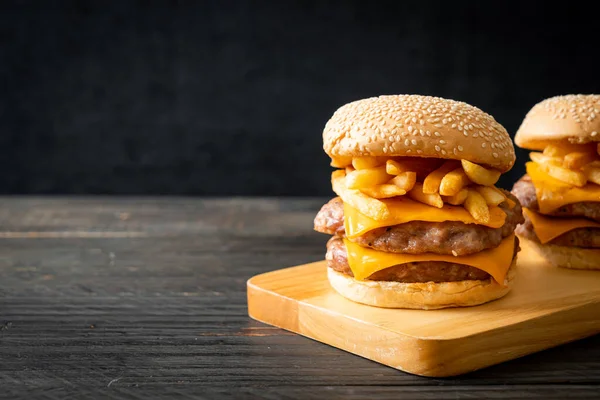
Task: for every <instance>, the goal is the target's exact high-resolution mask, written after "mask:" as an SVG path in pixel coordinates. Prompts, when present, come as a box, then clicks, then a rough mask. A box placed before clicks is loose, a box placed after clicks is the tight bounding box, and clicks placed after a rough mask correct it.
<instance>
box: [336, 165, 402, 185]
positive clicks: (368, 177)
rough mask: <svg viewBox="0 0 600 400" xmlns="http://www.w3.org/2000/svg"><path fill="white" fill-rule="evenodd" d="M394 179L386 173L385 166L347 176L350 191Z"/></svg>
mask: <svg viewBox="0 0 600 400" xmlns="http://www.w3.org/2000/svg"><path fill="white" fill-rule="evenodd" d="M391 178H392V177H391V176H390V175H388V174H387V173H386V172H385V165H382V166H381V167H375V168H367V169H357V170H354V171H352V172H350V173H349V174H348V175H346V186H347V187H348V189H362V188H366V187H371V186H375V185H381V184H382V183H386V182H387V181H389V180H390V179H391Z"/></svg>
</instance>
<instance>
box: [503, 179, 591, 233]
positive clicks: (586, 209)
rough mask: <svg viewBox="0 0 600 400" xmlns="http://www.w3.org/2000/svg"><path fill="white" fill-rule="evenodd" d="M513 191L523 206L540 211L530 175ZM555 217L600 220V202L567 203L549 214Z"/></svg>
mask: <svg viewBox="0 0 600 400" xmlns="http://www.w3.org/2000/svg"><path fill="white" fill-rule="evenodd" d="M512 193H513V194H514V195H515V196H516V197H517V198H518V199H519V201H520V202H521V205H522V206H523V207H527V208H531V209H532V210H536V211H539V205H538V201H537V197H536V195H535V187H534V186H533V182H532V181H531V178H530V177H529V175H524V176H523V177H522V178H521V179H519V180H518V181H517V182H516V183H515V184H514V186H513V189H512ZM547 215H552V216H555V217H585V218H589V219H593V220H594V221H598V222H600V202H593V201H583V202H581V203H573V204H565V205H564V206H562V207H560V208H558V209H556V210H554V211H553V212H551V213H549V214H547Z"/></svg>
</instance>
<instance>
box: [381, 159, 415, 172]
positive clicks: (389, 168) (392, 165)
mask: <svg viewBox="0 0 600 400" xmlns="http://www.w3.org/2000/svg"><path fill="white" fill-rule="evenodd" d="M410 167H411V166H410V165H409V164H408V163H402V162H399V161H395V160H387V161H386V163H385V170H386V172H387V173H388V174H390V175H399V174H401V173H403V172H406V171H410Z"/></svg>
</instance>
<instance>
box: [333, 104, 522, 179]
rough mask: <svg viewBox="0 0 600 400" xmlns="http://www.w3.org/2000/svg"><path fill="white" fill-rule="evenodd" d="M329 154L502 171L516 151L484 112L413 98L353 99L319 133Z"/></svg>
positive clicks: (499, 128) (512, 160) (510, 162)
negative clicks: (442, 162) (464, 162)
mask: <svg viewBox="0 0 600 400" xmlns="http://www.w3.org/2000/svg"><path fill="white" fill-rule="evenodd" d="M323 149H324V150H325V152H326V153H327V154H328V155H329V156H338V157H339V156H342V157H360V156H408V157H427V158H443V159H455V160H461V159H467V160H469V161H472V162H474V163H477V164H482V165H485V166H488V167H493V168H496V169H498V170H500V171H502V172H506V171H508V170H509V169H511V168H512V166H513V164H514V163H515V149H514V147H513V143H512V141H511V139H510V136H509V135H508V133H507V132H506V129H504V127H503V126H502V125H500V124H499V123H498V122H496V120H495V119H494V118H493V117H492V116H491V115H489V114H486V113H484V112H483V111H481V110H480V109H479V108H477V107H473V106H471V105H469V104H467V103H463V102H460V101H454V100H447V99H442V98H440V97H430V96H418V95H393V96H380V97H372V98H369V99H364V100H358V101H354V102H352V103H349V104H346V105H344V106H342V107H340V108H339V109H338V110H337V111H336V112H335V113H334V114H333V116H332V117H331V119H330V120H329V122H327V125H325V129H324V131H323Z"/></svg>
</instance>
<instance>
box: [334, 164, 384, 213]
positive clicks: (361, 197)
mask: <svg viewBox="0 0 600 400" xmlns="http://www.w3.org/2000/svg"><path fill="white" fill-rule="evenodd" d="M345 180H346V176H345V172H344V170H337V171H333V173H332V174H331V186H333V191H334V192H335V193H336V194H337V195H338V196H340V197H341V199H342V200H343V201H344V203H348V204H349V205H350V206H352V207H354V208H356V209H357V210H358V211H359V212H360V213H362V214H364V215H366V216H367V217H369V218H372V219H374V220H377V221H383V220H386V219H389V218H390V210H389V209H388V208H387V206H386V205H385V203H383V202H381V201H379V200H377V199H374V198H372V197H369V196H367V195H366V194H363V193H361V192H360V191H358V190H353V189H348V188H347V187H346V182H345Z"/></svg>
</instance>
